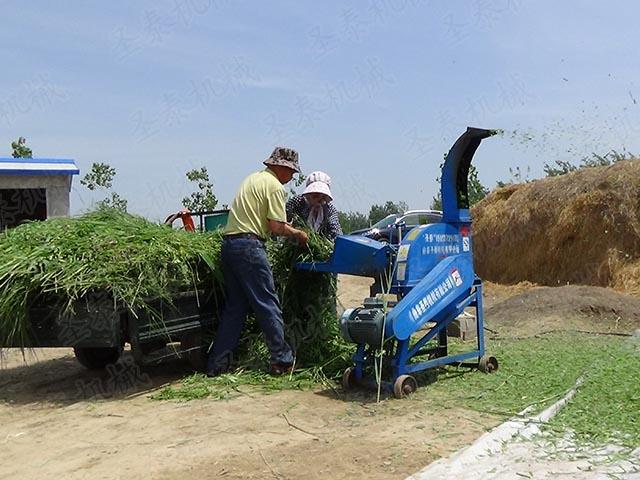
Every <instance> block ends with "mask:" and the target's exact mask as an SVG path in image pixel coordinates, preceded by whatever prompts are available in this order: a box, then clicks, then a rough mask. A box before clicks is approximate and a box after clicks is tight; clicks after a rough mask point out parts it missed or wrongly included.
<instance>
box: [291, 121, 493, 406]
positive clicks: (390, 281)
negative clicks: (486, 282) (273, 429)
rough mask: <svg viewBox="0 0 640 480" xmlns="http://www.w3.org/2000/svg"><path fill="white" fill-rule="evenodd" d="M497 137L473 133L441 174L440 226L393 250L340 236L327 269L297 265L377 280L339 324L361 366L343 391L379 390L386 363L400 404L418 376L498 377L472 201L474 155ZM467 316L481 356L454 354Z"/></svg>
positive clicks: (348, 375)
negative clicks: (430, 372) (478, 268)
mask: <svg viewBox="0 0 640 480" xmlns="http://www.w3.org/2000/svg"><path fill="white" fill-rule="evenodd" d="M495 133H496V131H495V130H484V129H479V128H471V127H469V128H467V131H466V132H465V133H464V134H462V135H461V136H460V138H458V140H457V141H456V142H455V144H454V145H453V147H452V148H451V150H450V151H449V153H448V155H447V157H446V159H445V162H444V165H443V167H442V176H441V186H440V188H441V194H442V210H443V218H442V221H441V222H440V223H433V224H429V225H421V226H418V227H415V228H413V229H412V230H410V231H409V232H408V233H406V235H405V236H404V238H402V232H399V233H400V235H399V238H401V242H400V244H399V245H395V246H391V245H388V244H384V243H380V242H377V241H375V240H371V239H369V238H366V237H361V236H349V235H344V236H339V237H338V238H337V239H336V242H335V249H334V251H333V254H332V255H331V258H330V259H329V260H328V261H327V262H322V263H320V262H309V263H299V264H298V265H297V267H298V268H299V269H302V270H309V271H316V272H331V273H344V274H349V275H358V276H364V277H372V278H374V279H375V283H374V284H373V285H372V287H371V297H370V298H367V299H365V300H364V304H363V306H361V307H357V308H350V309H347V310H345V312H344V313H343V314H342V316H341V318H340V327H341V331H342V336H343V337H344V338H345V339H346V340H347V341H349V342H352V343H356V344H357V345H358V346H357V350H356V353H355V354H354V355H353V360H354V363H355V365H354V366H353V367H349V368H348V369H347V370H346V371H345V372H344V375H343V378H342V384H343V387H344V388H345V389H349V388H353V387H355V386H357V385H367V384H369V385H376V384H377V381H376V380H375V379H374V378H372V374H373V373H374V372H375V371H376V367H378V366H379V365H377V362H378V361H379V359H380V358H382V362H381V365H382V369H383V371H386V372H388V373H389V374H390V375H389V376H390V378H388V380H390V381H385V382H383V386H385V387H386V388H392V389H393V393H394V395H395V396H396V397H398V398H401V397H404V396H406V395H409V394H410V393H413V392H414V391H415V390H416V388H417V382H416V380H415V378H414V377H413V376H411V374H412V373H416V372H420V371H423V370H427V369H430V368H434V367H439V366H442V365H447V364H458V365H464V366H471V367H477V368H479V369H480V370H481V371H484V372H487V373H490V372H493V371H495V370H497V369H498V362H497V360H496V359H495V357H491V356H487V355H485V351H484V321H483V310H482V280H481V279H480V278H479V277H478V276H477V275H476V274H475V272H474V268H473V253H472V242H471V216H470V214H469V198H468V173H469V166H470V165H471V160H472V158H473V155H474V153H475V151H476V149H477V148H478V146H479V145H480V142H481V141H482V140H483V139H485V138H487V137H490V136H492V135H494V134H495ZM399 228H402V226H399ZM465 309H472V310H473V312H474V317H475V320H476V328H477V345H476V348H475V349H474V350H473V351H468V352H465V353H457V354H449V351H448V346H447V326H449V325H450V324H451V323H452V322H453V321H454V320H455V319H456V318H457V317H458V316H459V315H461V314H463V312H465ZM467 315H468V313H467ZM420 335H421V336H420ZM471 360H473V361H471ZM374 362H375V363H376V364H375V365H374Z"/></svg>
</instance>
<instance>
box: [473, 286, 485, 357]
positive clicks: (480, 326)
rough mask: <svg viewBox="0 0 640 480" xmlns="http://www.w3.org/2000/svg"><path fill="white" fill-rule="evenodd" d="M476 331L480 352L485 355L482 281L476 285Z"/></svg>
mask: <svg viewBox="0 0 640 480" xmlns="http://www.w3.org/2000/svg"><path fill="white" fill-rule="evenodd" d="M475 303H476V328H477V330H476V332H477V337H478V352H480V356H479V357H478V359H479V358H480V357H482V356H483V355H484V313H483V312H484V310H483V308H482V282H481V281H479V282H478V284H477V285H476V302H475Z"/></svg>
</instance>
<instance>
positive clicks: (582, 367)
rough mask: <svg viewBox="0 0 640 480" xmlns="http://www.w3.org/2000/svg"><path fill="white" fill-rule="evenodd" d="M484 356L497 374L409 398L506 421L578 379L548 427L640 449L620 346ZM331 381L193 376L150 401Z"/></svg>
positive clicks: (504, 345) (331, 383)
mask: <svg viewBox="0 0 640 480" xmlns="http://www.w3.org/2000/svg"><path fill="white" fill-rule="evenodd" d="M454 348H456V349H458V348H460V345H455V346H454ZM487 351H488V352H490V353H491V354H492V355H495V356H496V357H497V358H498V360H499V362H500V369H499V370H498V372H496V373H494V374H492V375H485V374H483V373H480V372H479V371H477V370H469V369H466V368H456V367H446V368H443V369H440V370H439V371H438V373H437V376H435V378H434V375H424V377H423V378H422V379H421V380H422V381H421V382H420V383H421V387H420V388H419V389H418V392H417V393H416V394H415V397H417V399H420V400H424V402H425V408H429V409H443V408H448V407H451V406H462V407H465V408H469V409H472V410H476V411H481V412H486V413H489V414H492V415H498V416H502V417H504V418H508V417H511V416H514V415H516V414H518V413H519V412H522V411H523V410H525V409H526V408H528V407H530V408H529V411H528V412H529V413H531V414H533V413H535V412H539V411H541V410H543V409H544V408H545V407H547V406H549V405H551V404H552V403H554V402H555V401H557V400H558V399H559V398H561V397H562V396H564V395H565V394H566V393H567V391H569V390H570V389H571V388H572V387H573V386H574V385H575V383H576V380H577V379H578V378H582V379H583V383H582V385H581V387H580V388H579V390H578V393H577V394H576V396H575V397H574V399H573V400H572V401H571V402H570V403H569V404H568V405H567V406H566V407H565V408H564V409H563V410H562V411H561V413H560V414H559V415H558V416H557V417H555V418H554V419H553V420H552V422H551V423H550V428H552V429H553V430H557V431H558V432H560V433H562V432H565V431H566V430H567V429H571V430H573V431H574V432H575V434H576V438H577V439H579V440H582V441H585V442H595V443H604V442H608V441H614V442H616V443H618V444H620V445H623V446H627V447H629V446H634V445H635V446H638V445H640V353H638V351H637V350H634V349H633V348H631V347H630V345H629V342H628V340H627V339H625V338H621V337H609V336H591V335H586V334H580V333H562V334H552V335H544V336H541V337H534V338H528V339H502V340H488V341H487ZM336 361H344V359H338V360H336ZM336 380H337V379H335V378H332V379H329V378H327V377H326V376H324V374H323V370H322V369H321V368H313V369H304V370H300V371H297V372H296V373H294V374H293V375H290V376H284V377H272V376H269V375H267V374H265V373H261V372H257V371H248V370H246V371H239V372H236V373H232V374H226V375H222V376H220V377H217V378H207V377H205V376H204V375H200V374H196V375H192V376H189V377H187V378H186V379H185V380H183V381H182V383H181V384H180V385H170V386H167V387H165V388H164V389H162V390H161V391H160V392H159V393H158V394H156V395H155V396H154V398H155V399H162V400H170V399H172V400H191V399H196V398H205V397H213V398H218V399H221V398H229V397H230V396H236V395H241V394H243V393H247V392H249V391H251V390H254V391H262V392H273V391H279V390H285V389H308V388H314V387H317V386H323V387H325V388H333V389H336V390H337V389H339V387H338V384H337V382H336Z"/></svg>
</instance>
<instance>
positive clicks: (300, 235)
mask: <svg viewBox="0 0 640 480" xmlns="http://www.w3.org/2000/svg"><path fill="white" fill-rule="evenodd" d="M296 238H297V239H298V242H299V243H300V245H302V246H305V245H306V244H307V242H308V241H309V235H307V233H306V232H303V231H302V230H298V234H297V235H296Z"/></svg>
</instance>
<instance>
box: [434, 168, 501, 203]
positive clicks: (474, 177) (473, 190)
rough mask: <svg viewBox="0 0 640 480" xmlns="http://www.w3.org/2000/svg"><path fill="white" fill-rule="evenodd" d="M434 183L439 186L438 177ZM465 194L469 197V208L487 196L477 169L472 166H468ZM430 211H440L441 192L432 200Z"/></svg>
mask: <svg viewBox="0 0 640 480" xmlns="http://www.w3.org/2000/svg"><path fill="white" fill-rule="evenodd" d="M436 182H437V183H438V185H440V177H438V178H437V179H436ZM467 193H468V195H469V207H472V206H474V205H475V204H476V203H478V202H479V201H480V200H482V199H483V198H484V197H486V196H487V195H488V194H489V189H488V188H487V187H485V186H484V185H482V182H481V181H480V179H479V178H478V169H477V168H476V167H475V166H474V165H470V166H469V180H468V186H467ZM431 209H432V210H442V193H441V192H438V195H436V196H435V197H433V200H432V201H431Z"/></svg>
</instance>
